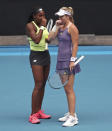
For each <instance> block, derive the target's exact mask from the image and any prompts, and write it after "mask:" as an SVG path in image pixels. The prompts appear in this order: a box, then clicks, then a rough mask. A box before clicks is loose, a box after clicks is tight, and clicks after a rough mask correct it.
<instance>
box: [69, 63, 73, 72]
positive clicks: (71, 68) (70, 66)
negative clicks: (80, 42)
mask: <svg viewBox="0 0 112 131" xmlns="http://www.w3.org/2000/svg"><path fill="white" fill-rule="evenodd" d="M69 68H70V71H72V70H73V68H74V62H73V61H71V62H70V65H69Z"/></svg>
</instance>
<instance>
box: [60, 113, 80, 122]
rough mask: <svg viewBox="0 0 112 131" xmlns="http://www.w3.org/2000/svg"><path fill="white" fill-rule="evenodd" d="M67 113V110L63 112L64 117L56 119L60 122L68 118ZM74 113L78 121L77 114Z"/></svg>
mask: <svg viewBox="0 0 112 131" xmlns="http://www.w3.org/2000/svg"><path fill="white" fill-rule="evenodd" d="M69 115H70V113H69V112H68V113H65V114H64V117H61V118H59V119H58V121H61V122H64V121H66V120H67V119H68V117H69ZM74 115H75V119H76V120H77V121H78V118H77V114H76V113H74Z"/></svg>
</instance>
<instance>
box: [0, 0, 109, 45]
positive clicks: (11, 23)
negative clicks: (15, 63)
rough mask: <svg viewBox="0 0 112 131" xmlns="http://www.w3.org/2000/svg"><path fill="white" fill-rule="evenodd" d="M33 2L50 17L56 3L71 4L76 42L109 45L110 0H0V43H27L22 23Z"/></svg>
mask: <svg viewBox="0 0 112 131" xmlns="http://www.w3.org/2000/svg"><path fill="white" fill-rule="evenodd" d="M37 5H39V6H42V7H43V9H44V10H45V12H46V18H47V19H48V20H49V19H50V18H52V19H53V20H54V21H55V19H56V18H55V16H54V13H55V12H56V11H58V9H59V8H60V7H63V6H71V7H73V9H74V20H75V24H76V26H77V27H78V29H79V32H80V40H79V44H80V45H112V36H111V35H112V17H111V12H112V1H111V0H56V1H54V0H0V18H1V21H0V45H26V44H28V42H27V40H26V35H25V25H26V23H27V19H28V16H29V15H30V13H31V11H32V8H33V7H34V6H37ZM54 43H55V42H54ZM54 43H52V44H54Z"/></svg>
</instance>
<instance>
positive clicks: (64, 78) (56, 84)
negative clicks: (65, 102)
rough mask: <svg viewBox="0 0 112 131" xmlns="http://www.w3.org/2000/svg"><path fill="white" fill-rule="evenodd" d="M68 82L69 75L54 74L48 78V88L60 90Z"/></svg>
mask: <svg viewBox="0 0 112 131" xmlns="http://www.w3.org/2000/svg"><path fill="white" fill-rule="evenodd" d="M68 80H69V75H68V74H67V73H66V72H65V73H64V74H61V73H58V72H54V74H53V75H51V76H49V77H48V83H49V86H50V87H51V88H53V89H60V88H62V87H64V86H65V85H66V84H67V83H68Z"/></svg>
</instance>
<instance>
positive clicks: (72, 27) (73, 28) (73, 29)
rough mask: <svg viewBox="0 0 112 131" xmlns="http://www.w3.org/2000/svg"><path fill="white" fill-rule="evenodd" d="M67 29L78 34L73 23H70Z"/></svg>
mask: <svg viewBox="0 0 112 131" xmlns="http://www.w3.org/2000/svg"><path fill="white" fill-rule="evenodd" d="M69 31H70V32H75V33H78V34H79V30H78V28H77V27H76V25H75V24H73V23H71V25H70V27H69Z"/></svg>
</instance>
